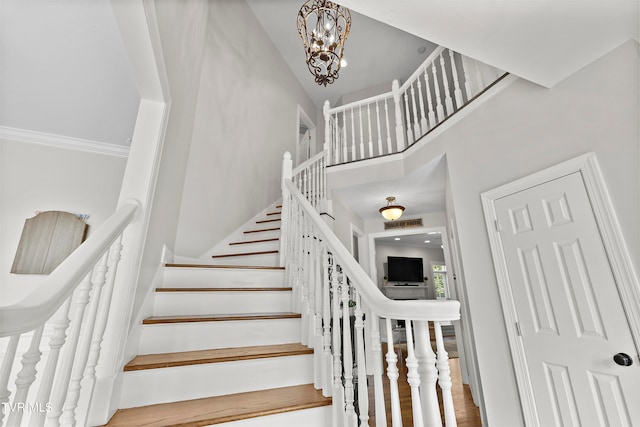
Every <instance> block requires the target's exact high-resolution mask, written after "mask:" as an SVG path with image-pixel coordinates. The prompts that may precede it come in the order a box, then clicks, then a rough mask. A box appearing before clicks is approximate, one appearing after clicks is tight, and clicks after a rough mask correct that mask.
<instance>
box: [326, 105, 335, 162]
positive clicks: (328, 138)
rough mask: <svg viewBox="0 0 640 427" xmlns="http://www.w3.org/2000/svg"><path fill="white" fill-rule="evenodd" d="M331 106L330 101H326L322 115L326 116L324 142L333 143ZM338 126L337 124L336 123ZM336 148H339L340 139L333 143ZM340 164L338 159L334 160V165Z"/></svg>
mask: <svg viewBox="0 0 640 427" xmlns="http://www.w3.org/2000/svg"><path fill="white" fill-rule="evenodd" d="M330 109H331V104H330V103H329V100H326V101H324V104H323V105H322V115H323V116H324V140H325V142H330V141H331V112H330ZM336 125H337V123H336ZM332 142H333V144H334V146H337V144H338V139H337V138H336V139H335V140H334V141H332ZM335 163H338V159H337V158H336V159H334V164H335Z"/></svg>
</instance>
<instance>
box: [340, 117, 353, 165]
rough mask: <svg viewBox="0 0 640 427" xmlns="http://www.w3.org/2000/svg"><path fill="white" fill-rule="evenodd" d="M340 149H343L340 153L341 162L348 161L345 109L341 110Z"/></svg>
mask: <svg viewBox="0 0 640 427" xmlns="http://www.w3.org/2000/svg"><path fill="white" fill-rule="evenodd" d="M342 150H343V154H342V163H346V162H348V161H349V153H348V151H349V150H348V149H347V111H346V110H344V111H343V112H342ZM351 156H352V159H351V160H353V153H352V155H351Z"/></svg>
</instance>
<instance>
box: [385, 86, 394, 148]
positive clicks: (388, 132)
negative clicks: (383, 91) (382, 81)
mask: <svg viewBox="0 0 640 427" xmlns="http://www.w3.org/2000/svg"><path fill="white" fill-rule="evenodd" d="M384 118H385V123H386V125H387V154H391V153H392V152H393V148H392V147H391V126H389V105H388V104H387V99H386V98H385V100H384Z"/></svg>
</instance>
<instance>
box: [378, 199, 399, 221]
mask: <svg viewBox="0 0 640 427" xmlns="http://www.w3.org/2000/svg"><path fill="white" fill-rule="evenodd" d="M403 212H404V206H400V205H398V204H396V198H395V197H393V196H389V197H387V206H384V207H381V208H380V213H381V214H382V216H383V217H384V219H386V220H387V221H395V220H396V219H398V218H400V217H401V216H402V213H403Z"/></svg>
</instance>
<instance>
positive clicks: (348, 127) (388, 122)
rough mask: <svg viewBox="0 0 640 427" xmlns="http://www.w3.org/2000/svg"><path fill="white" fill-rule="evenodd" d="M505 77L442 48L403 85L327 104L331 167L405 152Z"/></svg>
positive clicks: (328, 162) (326, 124) (326, 137)
mask: <svg viewBox="0 0 640 427" xmlns="http://www.w3.org/2000/svg"><path fill="white" fill-rule="evenodd" d="M504 75H505V73H504V72H503V71H501V70H499V69H497V68H494V67H492V66H490V65H487V64H484V63H482V62H479V61H476V60H475V59H472V58H469V57H467V56H464V55H461V54H459V53H456V52H454V51H452V50H450V49H446V48H444V47H438V48H437V49H436V50H434V51H433V53H432V54H431V55H429V57H428V58H427V59H426V60H425V61H424V62H423V63H422V64H421V65H420V66H419V67H418V69H416V71H415V72H414V73H413V74H412V75H411V76H410V77H409V78H408V79H407V81H406V82H404V83H403V84H402V85H400V84H399V82H398V81H397V80H394V81H393V83H392V85H391V91H390V92H387V93H383V94H380V95H377V96H374V97H371V98H367V99H363V100H361V101H356V102H352V103H350V104H345V105H341V106H337V107H333V108H331V106H330V104H329V101H326V102H325V104H324V109H323V113H324V118H325V150H326V151H327V165H337V164H341V163H348V162H353V161H357V160H364V159H370V158H373V157H379V156H384V155H388V154H394V153H399V152H402V151H404V150H405V149H406V148H408V147H410V146H411V145H413V144H414V143H415V142H416V141H418V140H419V139H420V138H422V137H423V136H424V135H426V134H427V133H429V132H430V131H432V130H433V129H435V128H436V127H437V126H438V125H440V124H441V123H442V122H444V121H445V120H446V119H447V118H449V117H451V116H452V115H453V114H455V113H456V112H457V111H459V110H460V109H461V108H463V107H464V106H465V105H467V104H469V102H471V101H472V100H473V99H474V98H476V97H477V96H478V95H479V94H481V93H482V92H483V91H485V90H486V89H487V88H489V87H490V86H492V85H493V84H494V83H495V82H497V81H498V80H500V79H501V78H502V77H503V76H504Z"/></svg>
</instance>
